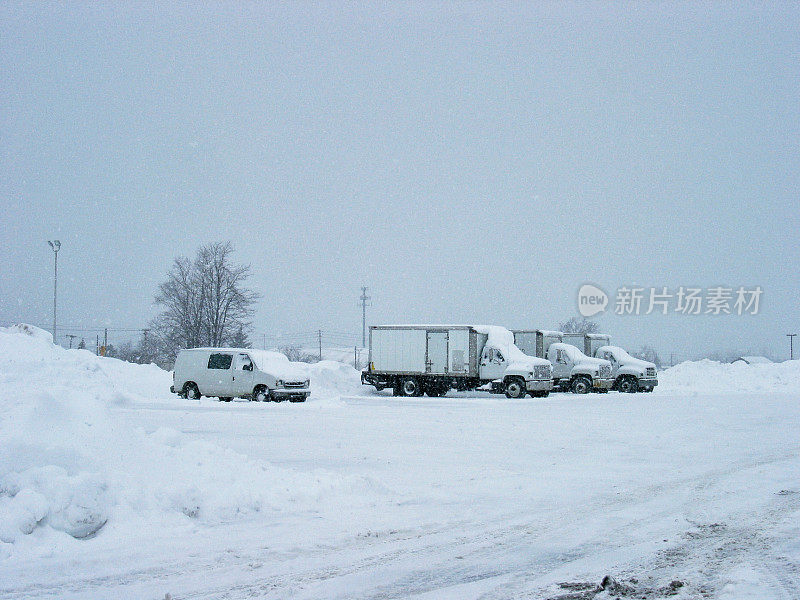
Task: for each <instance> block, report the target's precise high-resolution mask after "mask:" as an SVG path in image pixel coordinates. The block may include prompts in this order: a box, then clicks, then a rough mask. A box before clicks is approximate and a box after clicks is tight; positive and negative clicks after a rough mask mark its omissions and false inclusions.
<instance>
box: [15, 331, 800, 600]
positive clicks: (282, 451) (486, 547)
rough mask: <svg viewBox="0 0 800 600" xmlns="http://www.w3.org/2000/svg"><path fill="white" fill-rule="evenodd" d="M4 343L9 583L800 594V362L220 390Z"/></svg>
mask: <svg viewBox="0 0 800 600" xmlns="http://www.w3.org/2000/svg"><path fill="white" fill-rule="evenodd" d="M0 356H1V357H2V358H0V409H1V410H0V450H2V456H1V457H0V540H2V542H0V598H64V599H67V598H136V599H141V598H154V599H163V598H165V596H166V595H167V594H170V595H171V597H172V598H175V599H183V598H454V599H467V598H559V599H565V600H566V599H567V598H570V599H578V598H598V599H600V598H612V597H632V598H633V597H636V598H661V597H664V598H667V597H669V598H726V599H727V598H730V599H733V598H737V599H738V598H753V599H755V598H758V599H766V598H785V599H790V598H800V583H798V581H800V361H795V362H793V363H782V364H779V365H755V366H749V365H720V364H718V363H711V362H701V363H686V364H684V365H679V366H678V367H675V368H673V369H670V370H668V371H666V372H664V373H663V374H662V375H661V381H662V385H660V386H659V388H658V389H657V390H656V391H655V392H654V393H652V394H635V395H631V394H628V395H623V394H617V393H610V394H605V395H599V394H589V395H586V396H576V395H573V394H553V395H551V396H550V397H549V398H546V399H526V400H522V401H519V400H516V401H511V400H508V399H506V398H505V397H503V396H491V395H474V394H473V395H452V394H451V395H450V396H448V397H446V398H437V399H429V398H414V399H409V398H393V397H391V396H390V395H386V393H385V392H383V393H381V394H377V393H375V392H373V391H371V389H372V388H367V387H362V386H360V385H359V383H358V374H357V373H356V372H355V371H353V370H352V369H349V368H346V367H343V366H341V365H336V364H333V363H330V364H326V363H323V364H321V365H317V366H313V367H309V369H315V371H314V372H312V374H311V376H312V378H314V379H312V381H316V382H317V383H316V384H313V383H312V386H313V385H316V387H312V397H311V399H310V400H309V401H308V402H307V403H305V404H289V403H281V404H272V403H266V404H260V403H248V402H234V403H231V404H222V403H219V402H216V401H215V400H213V399H208V398H204V399H201V400H199V401H189V400H180V399H178V398H177V397H176V396H173V395H171V394H169V392H168V391H167V390H168V388H169V384H170V377H169V374H168V373H165V372H163V371H161V370H159V369H157V368H156V367H154V366H138V365H129V364H126V363H121V362H119V361H115V360H112V359H103V358H98V357H95V356H93V355H91V354H90V353H88V352H85V351H66V350H63V349H60V348H56V347H54V346H52V344H50V343H49V341H48V340H47V339H46V338H43V337H37V336H27V335H25V334H24V333H20V332H18V331H12V330H10V329H9V330H5V331H2V332H0ZM98 528H99V529H98ZM74 536H77V537H74ZM85 536H88V537H85ZM606 575H609V576H610V577H611V578H613V579H611V580H608V581H607V584H606V586H605V587H606V589H604V590H599V589H598V584H599V583H600V582H601V580H603V578H604V577H605V576H606Z"/></svg>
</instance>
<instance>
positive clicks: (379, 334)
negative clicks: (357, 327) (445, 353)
mask: <svg viewBox="0 0 800 600" xmlns="http://www.w3.org/2000/svg"><path fill="white" fill-rule="evenodd" d="M426 334H427V332H426V331H425V330H424V329H378V328H375V329H373V330H372V357H373V358H372V361H373V363H374V368H375V370H376V371H395V372H417V373H424V372H425V354H426V343H425V342H426Z"/></svg>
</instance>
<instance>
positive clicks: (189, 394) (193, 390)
mask: <svg viewBox="0 0 800 600" xmlns="http://www.w3.org/2000/svg"><path fill="white" fill-rule="evenodd" d="M183 397H184V398H188V399H189V400H197V399H198V398H200V390H198V389H197V384H196V383H195V382H194V381H187V382H186V383H184V384H183Z"/></svg>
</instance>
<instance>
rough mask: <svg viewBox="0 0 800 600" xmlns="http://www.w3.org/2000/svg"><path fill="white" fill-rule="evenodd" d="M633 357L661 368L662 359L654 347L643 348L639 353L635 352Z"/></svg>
mask: <svg viewBox="0 0 800 600" xmlns="http://www.w3.org/2000/svg"><path fill="white" fill-rule="evenodd" d="M633 356H634V357H635V358H640V359H642V360H646V361H648V362H651V363H653V364H654V365H655V366H656V367H657V368H659V369H660V368H661V364H662V363H661V357H660V356H659V355H658V352H656V350H655V348H653V347H652V346H647V345H645V346H642V347H641V348H640V349H639V351H638V352H633Z"/></svg>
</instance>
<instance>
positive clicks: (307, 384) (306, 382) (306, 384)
mask: <svg viewBox="0 0 800 600" xmlns="http://www.w3.org/2000/svg"><path fill="white" fill-rule="evenodd" d="M303 383H304V384H305V386H306V387H308V386H309V384H310V383H311V381H310V380H308V379H306V380H305V381H304V382H303Z"/></svg>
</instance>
